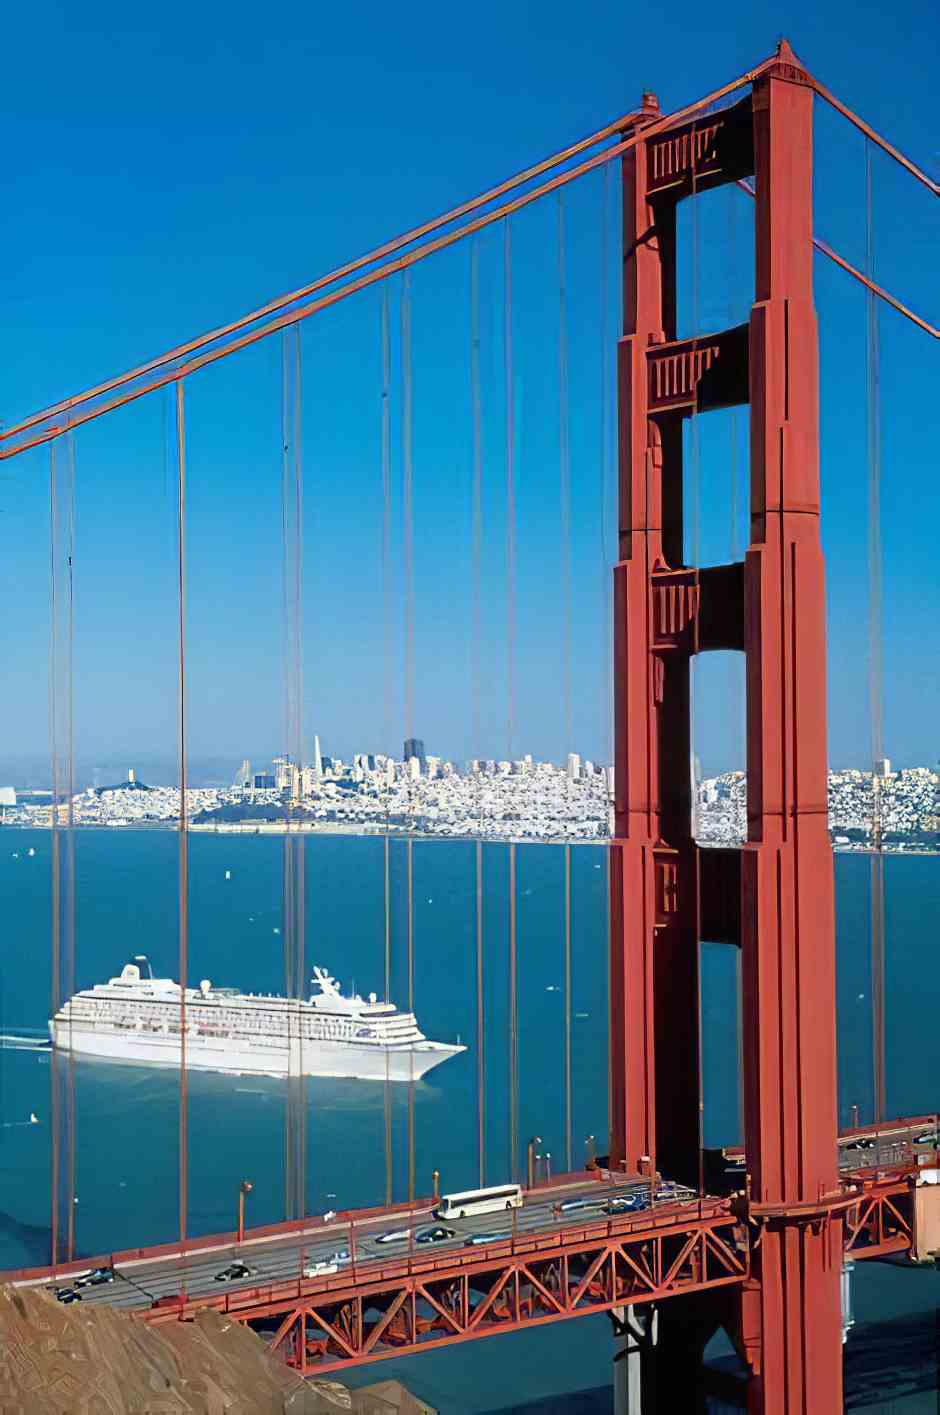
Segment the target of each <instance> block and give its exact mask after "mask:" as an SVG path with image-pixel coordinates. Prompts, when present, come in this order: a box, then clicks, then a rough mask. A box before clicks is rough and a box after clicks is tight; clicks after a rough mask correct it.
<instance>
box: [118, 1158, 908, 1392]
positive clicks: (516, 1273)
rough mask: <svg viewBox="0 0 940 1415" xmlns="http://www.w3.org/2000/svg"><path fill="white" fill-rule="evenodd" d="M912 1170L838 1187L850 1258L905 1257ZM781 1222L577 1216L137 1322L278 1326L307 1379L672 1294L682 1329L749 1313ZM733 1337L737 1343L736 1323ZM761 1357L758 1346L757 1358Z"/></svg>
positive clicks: (746, 1210)
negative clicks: (697, 1313) (679, 1305)
mask: <svg viewBox="0 0 940 1415" xmlns="http://www.w3.org/2000/svg"><path fill="white" fill-rule="evenodd" d="M915 1174H916V1165H915V1164H914V1163H913V1162H910V1161H909V1162H908V1163H907V1164H906V1165H903V1166H895V1167H894V1168H893V1169H892V1170H890V1171H888V1172H884V1171H880V1172H868V1173H865V1174H861V1175H859V1176H856V1177H855V1178H854V1179H853V1181H852V1183H851V1184H847V1185H846V1186H845V1188H844V1190H843V1192H842V1194H841V1196H840V1200H839V1203H840V1205H841V1208H842V1211H843V1212H844V1213H845V1215H846V1230H845V1255H846V1257H850V1258H852V1259H853V1260H855V1261H859V1260H861V1259H865V1258H880V1257H885V1256H888V1255H891V1254H895V1255H903V1254H905V1253H908V1252H910V1251H911V1248H912V1246H913V1242H914V1238H913V1197H912V1196H913V1183H914V1178H915ZM786 1218H787V1215H786V1213H785V1212H784V1213H783V1214H779V1213H769V1212H768V1213H758V1212H756V1210H755V1206H753V1205H751V1204H749V1203H748V1201H747V1200H746V1199H745V1198H744V1196H736V1197H733V1198H731V1199H705V1200H702V1201H695V1202H693V1203H685V1204H681V1205H680V1204H677V1205H673V1206H669V1207H664V1208H662V1209H660V1210H657V1211H656V1213H655V1214H654V1215H651V1214H650V1213H649V1212H646V1213H644V1214H640V1215H636V1216H634V1217H632V1218H630V1217H626V1218H619V1219H602V1218H598V1219H596V1220H593V1221H585V1220H583V1219H582V1220H580V1221H579V1222H576V1223H574V1224H572V1225H570V1226H569V1227H567V1228H566V1229H564V1230H562V1231H560V1232H559V1231H550V1232H541V1233H539V1232H533V1233H526V1234H523V1235H517V1236H516V1237H515V1238H510V1239H506V1240H503V1241H497V1242H495V1243H492V1244H490V1245H488V1246H486V1247H485V1248H476V1249H472V1250H466V1249H463V1250H461V1249H458V1250H457V1251H456V1252H455V1251H454V1250H449V1251H441V1252H434V1251H430V1252H427V1253H411V1254H408V1255H404V1254H403V1255H402V1256H401V1257H398V1258H392V1259H373V1260H371V1261H367V1262H365V1263H362V1262H360V1263H358V1264H356V1265H355V1266H354V1267H351V1268H349V1269H347V1270H346V1271H345V1272H341V1273H336V1274H331V1275H328V1276H323V1277H318V1278H309V1279H308V1278H293V1279H284V1280H280V1281H277V1282H273V1283H268V1284H265V1285H262V1286H258V1287H253V1288H247V1289H241V1290H236V1291H230V1292H224V1293H218V1294H216V1293H213V1294H211V1295H208V1296H203V1297H195V1298H191V1299H189V1300H188V1301H187V1300H186V1299H185V1298H183V1299H181V1300H180V1301H179V1302H178V1303H177V1304H175V1305H174V1304H169V1305H166V1306H163V1307H153V1308H151V1309H149V1310H146V1311H143V1312H141V1313H139V1314H138V1315H139V1318H140V1319H141V1320H144V1321H147V1322H151V1323H154V1324H158V1325H162V1324H163V1323H166V1322H170V1321H181V1320H182V1321H185V1320H190V1319H192V1318H193V1317H194V1316H195V1315H196V1314H197V1313H198V1312H199V1311H200V1310H203V1309H205V1308H211V1309H212V1310H214V1311H220V1312H225V1313H226V1314H227V1315H228V1316H230V1317H232V1318H233V1319H234V1320H237V1321H241V1322H245V1323H254V1324H260V1325H261V1326H262V1327H264V1328H266V1329H267V1330H268V1331H271V1327H272V1322H274V1321H276V1322H277V1326H276V1328H275V1330H274V1334H273V1340H272V1341H271V1346H272V1349H276V1350H279V1351H280V1352H281V1354H282V1355H283V1356H284V1357H285V1359H286V1360H288V1361H289V1362H290V1363H291V1364H294V1365H296V1366H298V1367H299V1368H300V1369H301V1370H302V1371H303V1372H304V1374H307V1373H312V1372H315V1373H317V1374H321V1373H325V1372H326V1371H335V1370H339V1369H342V1368H343V1367H348V1366H352V1365H360V1364H362V1363H364V1362H366V1361H378V1360H382V1359H384V1358H386V1357H392V1356H402V1355H406V1354H409V1353H412V1352H416V1351H425V1350H428V1349H429V1348H431V1347H436V1346H443V1345H449V1344H453V1343H454V1342H458V1341H470V1340H473V1339H475V1338H477V1337H484V1336H491V1335H496V1334H498V1333H499V1332H506V1331H513V1330H518V1329H520V1328H523V1327H530V1326H538V1325H543V1324H545V1323H546V1322H550V1321H560V1320H564V1319H567V1318H572V1317H577V1316H586V1315H589V1314H591V1313H594V1312H599V1311H609V1310H610V1309H611V1308H613V1307H620V1306H629V1305H634V1304H641V1303H649V1302H665V1301H667V1299H672V1298H676V1297H684V1299H685V1302H686V1307H685V1308H684V1309H683V1311H684V1313H685V1315H684V1316H683V1321H686V1320H687V1315H688V1305H687V1304H688V1302H689V1300H690V1299H692V1300H695V1301H698V1300H700V1301H702V1302H703V1303H709V1304H712V1305H714V1304H715V1303H716V1297H721V1296H724V1297H727V1296H729V1295H730V1296H731V1297H732V1299H733V1298H734V1295H735V1294H738V1300H739V1301H740V1302H742V1303H743V1305H744V1306H745V1307H747V1306H748V1304H749V1303H752V1302H753V1301H754V1300H755V1299H756V1301H757V1302H758V1303H759V1293H760V1289H759V1286H758V1284H757V1283H756V1282H755V1281H754V1264H755V1262H756V1259H757V1256H758V1255H759V1253H760V1251H761V1249H762V1248H763V1246H764V1244H765V1243H768V1242H771V1241H772V1237H773V1234H774V1232H775V1231H776V1228H777V1226H778V1225H780V1224H781V1223H784V1224H785V1223H786ZM807 1221H809V1216H807ZM812 1222H813V1223H815V1224H816V1225H817V1227H819V1229H820V1232H821V1233H822V1235H823V1241H825V1242H828V1243H830V1244H831V1243H832V1241H833V1235H834V1230H833V1228H832V1224H831V1214H830V1213H829V1212H828V1211H827V1209H826V1207H825V1206H824V1207H823V1209H821V1210H820V1209H819V1208H818V1206H817V1209H816V1211H815V1212H814V1214H813V1215H812ZM836 1256H837V1255H836ZM715 1310H716V1311H725V1312H727V1310H728V1309H727V1307H724V1308H717V1307H715ZM758 1310H759V1308H758ZM703 1311H704V1312H705V1324H706V1325H707V1321H708V1313H707V1309H704V1308H703ZM742 1335H743V1337H744V1341H743V1344H744V1345H745V1346H746V1345H747V1326H746V1324H745V1326H744V1328H743V1333H742V1332H740V1331H739V1337H740V1336H742ZM752 1345H753V1342H752ZM759 1353H760V1342H759V1340H758V1341H757V1344H756V1347H754V1350H753V1355H754V1358H755V1359H757V1358H758V1357H759Z"/></svg>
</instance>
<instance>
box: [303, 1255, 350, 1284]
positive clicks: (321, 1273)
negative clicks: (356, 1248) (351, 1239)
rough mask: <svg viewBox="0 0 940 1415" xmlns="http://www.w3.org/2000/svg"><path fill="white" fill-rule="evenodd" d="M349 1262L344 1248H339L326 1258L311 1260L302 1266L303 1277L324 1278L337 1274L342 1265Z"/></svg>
mask: <svg viewBox="0 0 940 1415" xmlns="http://www.w3.org/2000/svg"><path fill="white" fill-rule="evenodd" d="M348 1262H349V1252H348V1250H347V1249H346V1248H340V1249H338V1250H337V1252H335V1253H330V1255H329V1257H326V1258H311V1259H310V1261H309V1262H307V1263H305V1264H304V1269H303V1273H304V1277H326V1276H328V1274H329V1273H336V1272H339V1270H340V1266H341V1265H342V1264H343V1263H348Z"/></svg>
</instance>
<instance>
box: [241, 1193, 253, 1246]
mask: <svg viewBox="0 0 940 1415" xmlns="http://www.w3.org/2000/svg"><path fill="white" fill-rule="evenodd" d="M253 1188H254V1185H253V1184H252V1182H251V1180H250V1179H243V1180H242V1182H241V1184H239V1186H238V1242H239V1243H241V1242H242V1241H243V1239H244V1237H245V1195H246V1194H250V1193H251V1191H252V1189H253Z"/></svg>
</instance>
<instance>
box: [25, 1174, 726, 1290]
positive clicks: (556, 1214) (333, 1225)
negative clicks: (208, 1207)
mask: <svg viewBox="0 0 940 1415" xmlns="http://www.w3.org/2000/svg"><path fill="white" fill-rule="evenodd" d="M662 1189H663V1190H666V1189H668V1190H670V1191H671V1192H669V1193H665V1192H663V1193H661V1196H660V1197H658V1198H656V1199H655V1201H654V1207H655V1209H656V1210H657V1212H659V1211H661V1210H666V1209H676V1208H681V1207H682V1206H683V1205H684V1204H687V1203H693V1204H697V1203H698V1200H697V1197H696V1196H695V1195H693V1193H692V1191H691V1190H687V1189H681V1188H678V1187H676V1186H670V1185H668V1184H664V1185H663V1186H662ZM649 1191H650V1186H649V1181H640V1180H634V1181H624V1180H620V1181H619V1182H618V1181H617V1180H615V1179H612V1180H609V1181H601V1180H593V1181H590V1180H589V1181H587V1182H584V1181H580V1182H575V1183H567V1184H560V1185H558V1186H557V1187H556V1186H554V1185H553V1186H552V1187H551V1188H548V1187H546V1188H538V1189H534V1190H532V1191H531V1192H529V1193H524V1197H523V1204H522V1207H521V1208H518V1209H513V1210H512V1211H509V1212H505V1211H504V1212H499V1213H488V1214H478V1215H475V1216H474V1217H472V1218H471V1217H468V1218H465V1219H447V1220H445V1221H444V1223H445V1225H446V1227H448V1228H452V1229H453V1230H454V1232H455V1237H453V1238H450V1239H444V1240H442V1241H440V1242H437V1243H434V1244H420V1243H418V1242H417V1241H416V1239H417V1235H418V1234H419V1233H420V1232H421V1231H422V1230H423V1229H426V1228H429V1227H431V1226H434V1225H436V1224H437V1223H438V1222H439V1220H437V1219H435V1218H434V1216H433V1204H432V1203H427V1204H425V1205H424V1206H422V1207H419V1208H415V1209H409V1210H407V1211H405V1212H398V1213H393V1214H386V1215H384V1216H380V1217H375V1216H370V1217H368V1218H362V1219H356V1218H355V1217H353V1218H352V1220H351V1221H344V1222H339V1221H337V1220H333V1219H331V1220H330V1221H321V1222H315V1221H314V1222H311V1221H310V1220H308V1221H307V1223H306V1225H305V1227H304V1229H303V1230H302V1232H301V1233H300V1234H298V1233H296V1232H294V1233H287V1234H284V1235H279V1236H275V1237H270V1236H269V1237H264V1238H252V1237H251V1235H250V1233H249V1234H248V1235H247V1236H246V1238H245V1240H244V1241H243V1242H242V1243H237V1242H232V1241H231V1240H229V1241H223V1242H220V1243H218V1244H217V1245H213V1246H212V1247H210V1248H204V1249H200V1250H197V1251H192V1252H184V1253H182V1254H181V1253H178V1252H177V1253H170V1254H163V1255H161V1256H159V1257H153V1258H135V1259H130V1260H126V1261H120V1262H117V1263H116V1264H115V1267H114V1274H115V1277H114V1281H113V1282H110V1283H102V1284H101V1285H100V1286H98V1287H84V1288H82V1289H81V1294H82V1302H83V1304H84V1305H95V1304H98V1303H105V1304H106V1305H108V1306H112V1307H119V1308H124V1309H128V1310H132V1309H141V1308H144V1309H146V1308H149V1307H152V1306H153V1304H154V1303H155V1302H157V1301H159V1299H160V1298H162V1297H176V1296H177V1295H179V1294H181V1293H183V1292H185V1294H186V1297H187V1298H188V1299H189V1300H194V1299H198V1298H204V1297H218V1296H221V1295H223V1294H224V1293H226V1292H236V1291H238V1290H239V1289H245V1290H250V1289H251V1288H255V1287H258V1286H267V1285H268V1284H271V1283H275V1282H284V1281H297V1279H298V1278H299V1277H300V1275H301V1270H302V1268H303V1267H306V1266H309V1265H310V1264H312V1263H316V1262H327V1261H329V1259H330V1258H332V1257H333V1255H334V1254H336V1253H338V1252H345V1253H347V1254H348V1255H349V1256H348V1257H346V1258H345V1259H342V1260H340V1261H339V1263H338V1265H337V1266H338V1272H339V1274H342V1273H349V1274H350V1275H351V1274H352V1272H353V1270H354V1269H355V1272H356V1275H357V1278H358V1280H360V1281H361V1279H362V1270H363V1268H365V1267H367V1266H368V1265H370V1264H373V1263H375V1264H383V1263H384V1264H388V1263H389V1262H391V1261H394V1260H396V1259H401V1258H407V1257H409V1256H414V1257H416V1258H421V1257H430V1255H431V1254H432V1253H438V1252H441V1251H446V1250H448V1249H452V1250H463V1251H467V1247H468V1245H467V1244H466V1240H467V1238H468V1237H470V1236H471V1235H472V1234H484V1233H486V1234H494V1235H499V1236H500V1237H503V1236H510V1235H513V1234H516V1235H518V1236H522V1235H529V1234H533V1233H559V1232H563V1231H564V1229H565V1228H566V1227H579V1228H580V1227H583V1223H584V1220H585V1218H596V1219H601V1220H604V1219H606V1218H607V1215H606V1214H605V1212H604V1205H605V1203H606V1202H607V1200H608V1199H610V1198H611V1197H613V1196H618V1197H622V1196H626V1195H634V1194H642V1195H644V1196H646V1197H647V1199H648V1198H649ZM562 1204H563V1205H564V1206H565V1207H564V1209H563V1210H562V1209H560V1208H559V1206H560V1205H562ZM648 1214H649V1208H647V1209H645V1210H642V1211H639V1212H637V1213H636V1215H635V1217H636V1219H637V1221H640V1220H642V1219H643V1217H644V1215H646V1216H647V1217H648ZM391 1232H396V1233H397V1232H402V1233H404V1234H405V1235H407V1236H406V1237H404V1238H403V1239H402V1240H400V1241H396V1242H390V1243H380V1242H378V1241H377V1240H378V1239H379V1237H380V1235H382V1234H385V1233H391ZM493 1241H494V1242H497V1241H498V1239H497V1238H496V1237H494V1240H493ZM477 1251H478V1252H479V1254H480V1256H481V1257H482V1256H483V1255H484V1252H485V1249H484V1248H483V1247H482V1246H480V1247H479V1248H478V1249H477ZM233 1262H242V1263H244V1264H246V1265H247V1266H248V1267H249V1268H250V1269H252V1271H251V1273H250V1274H249V1275H248V1276H247V1277H244V1278H240V1279H236V1280H234V1281H226V1282H221V1281H218V1280H217V1279H216V1274H217V1273H220V1272H221V1271H223V1269H225V1268H226V1267H228V1266H229V1264H231V1263H233ZM83 1271H84V1272H87V1271H89V1269H87V1268H86V1269H81V1268H79V1267H77V1266H73V1265H70V1271H69V1274H68V1276H65V1275H64V1274H63V1276H62V1277H60V1278H59V1279H58V1280H57V1281H54V1282H52V1281H48V1280H45V1281H43V1280H42V1279H33V1280H32V1281H30V1282H29V1283H28V1284H17V1285H29V1286H42V1287H45V1288H46V1290H47V1291H49V1292H51V1293H54V1292H56V1291H57V1290H61V1289H62V1288H65V1287H71V1286H72V1285H73V1284H74V1282H75V1279H76V1278H77V1277H79V1276H80V1275H81V1273H82V1272H83ZM336 1277H337V1274H336V1273H324V1274H323V1280H324V1285H326V1283H327V1282H328V1281H329V1282H331V1284H332V1285H335V1283H336ZM311 1282H312V1283H315V1282H316V1279H311Z"/></svg>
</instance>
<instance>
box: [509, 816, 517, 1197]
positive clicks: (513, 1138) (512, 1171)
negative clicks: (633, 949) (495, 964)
mask: <svg viewBox="0 0 940 1415" xmlns="http://www.w3.org/2000/svg"><path fill="white" fill-rule="evenodd" d="M518 1156H519V1034H518V1002H517V976H516V846H515V843H514V842H511V843H510V846H509V1178H510V1179H512V1180H514V1179H515V1177H516V1170H517V1165H518Z"/></svg>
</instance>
